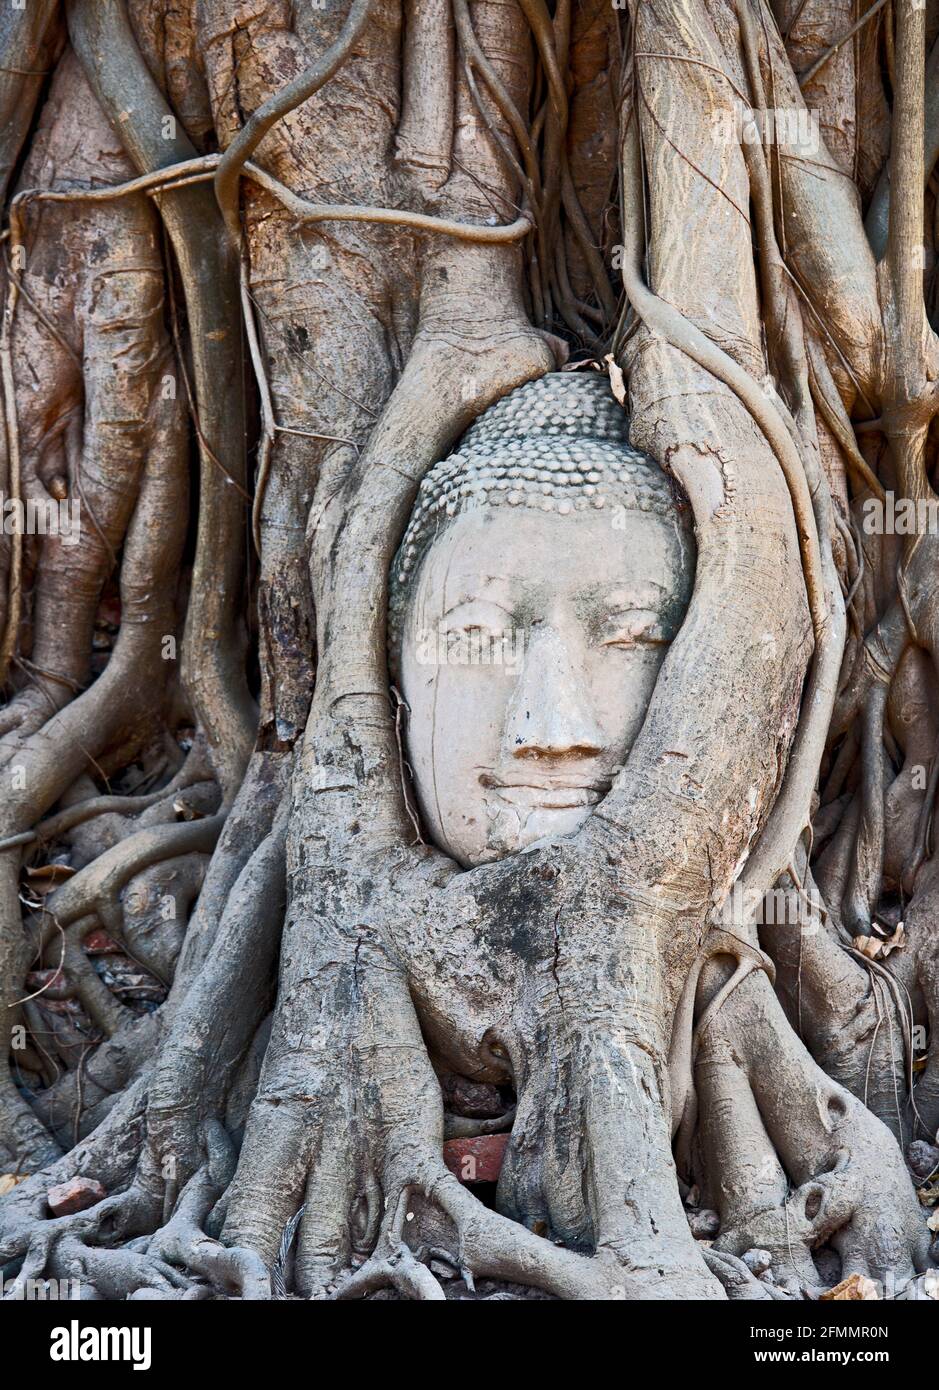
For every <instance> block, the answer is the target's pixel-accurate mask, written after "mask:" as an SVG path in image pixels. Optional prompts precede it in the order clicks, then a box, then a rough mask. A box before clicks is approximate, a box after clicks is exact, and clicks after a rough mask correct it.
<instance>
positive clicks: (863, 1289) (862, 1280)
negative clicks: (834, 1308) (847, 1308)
mask: <svg viewBox="0 0 939 1390" xmlns="http://www.w3.org/2000/svg"><path fill="white" fill-rule="evenodd" d="M879 1298H880V1294H879V1293H878V1291H877V1285H876V1284H875V1283H874V1281H873V1279H868V1278H866V1276H865V1275H863V1274H849V1275H848V1277H847V1279H842V1281H841V1283H840V1284H836V1285H835V1287H834V1288H833V1289H829V1290H828V1292H827V1293H823V1294H822V1295H821V1302H823V1303H846V1302H850V1303H857V1302H868V1301H870V1300H871V1299H879Z"/></svg>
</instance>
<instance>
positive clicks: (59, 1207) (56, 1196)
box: [46, 1178, 108, 1216]
mask: <svg viewBox="0 0 939 1390" xmlns="http://www.w3.org/2000/svg"><path fill="white" fill-rule="evenodd" d="M107 1195H108V1194H107V1192H106V1191H105V1190H104V1188H103V1187H102V1186H101V1184H100V1183H99V1182H97V1181H96V1180H95V1179H94V1178H69V1180H68V1182H60V1183H57V1184H56V1186H55V1187H50V1188H49V1191H48V1192H47V1193H46V1201H47V1202H48V1204H49V1210H50V1212H51V1213H52V1215H53V1216H74V1215H75V1213H76V1212H77V1211H85V1210H87V1208H88V1207H93V1206H95V1205H96V1203H98V1202H100V1201H101V1199H102V1198H103V1197H106V1196H107Z"/></svg>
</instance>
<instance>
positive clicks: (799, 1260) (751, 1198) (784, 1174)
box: [694, 966, 929, 1296]
mask: <svg viewBox="0 0 939 1390" xmlns="http://www.w3.org/2000/svg"><path fill="white" fill-rule="evenodd" d="M718 970H719V967H716V966H715V967H711V974H710V977H709V978H707V977H706V978H705V981H704V982H703V985H704V987H706V986H707V985H708V984H710V986H711V988H712V989H713V988H714V987H715V982H716V980H717V981H719V980H720V978H723V977H721V976H719V975H718ZM696 1042H697V1059H696V1064H695V1081H696V1086H697V1088H698V1093H699V1115H700V1131H699V1148H698V1152H697V1155H696V1159H695V1164H696V1166H695V1174H694V1176H695V1177H696V1178H697V1179H700V1182H701V1190H702V1194H703V1197H704V1200H705V1201H706V1202H707V1204H708V1205H713V1206H714V1207H716V1209H717V1211H718V1213H719V1215H720V1218H721V1229H720V1234H719V1236H718V1238H717V1240H716V1241H715V1249H716V1250H718V1251H722V1252H723V1251H726V1252H728V1253H730V1254H733V1255H738V1256H741V1255H744V1254H746V1253H747V1252H748V1251H749V1250H752V1249H759V1250H766V1251H768V1252H769V1253H770V1255H771V1257H772V1269H773V1273H774V1276H775V1278H776V1280H777V1282H779V1283H780V1284H782V1285H783V1286H785V1287H788V1288H790V1289H791V1290H792V1291H793V1292H795V1293H797V1294H810V1295H811V1294H813V1293H817V1292H819V1291H820V1290H821V1289H822V1288H823V1287H826V1286H827V1285H828V1284H829V1283H830V1280H826V1279H824V1278H823V1277H822V1275H821V1273H820V1272H819V1270H818V1269H817V1268H816V1266H815V1264H814V1263H813V1260H812V1250H813V1249H816V1248H818V1247H821V1246H822V1245H827V1246H829V1247H830V1248H831V1249H833V1250H834V1251H835V1252H836V1253H837V1255H838V1257H839V1259H840V1261H841V1277H842V1278H846V1277H848V1276H849V1275H851V1274H862V1275H864V1276H866V1277H868V1278H873V1279H875V1280H878V1281H879V1282H880V1284H881V1285H882V1287H884V1288H886V1289H887V1290H888V1295H887V1296H893V1295H894V1294H895V1293H896V1292H898V1291H900V1290H901V1289H902V1288H903V1287H904V1286H905V1285H906V1284H908V1283H909V1281H910V1280H911V1279H912V1278H913V1277H914V1276H915V1274H916V1273H919V1272H921V1271H922V1270H924V1269H925V1268H926V1267H927V1261H928V1245H929V1232H928V1230H927V1229H926V1225H925V1221H924V1219H923V1213H922V1209H921V1208H920V1206H919V1203H918V1202H917V1200H916V1197H915V1195H914V1193H913V1190H912V1188H911V1185H910V1181H909V1175H908V1173H907V1170H906V1165H905V1164H904V1162H903V1158H902V1155H901V1153H900V1151H899V1149H898V1148H897V1146H896V1143H895V1141H894V1139H893V1136H892V1135H891V1134H890V1132H889V1131H888V1130H887V1128H886V1126H885V1125H884V1124H883V1123H882V1122H881V1121H880V1120H878V1119H877V1118H876V1117H875V1116H874V1115H873V1114H872V1113H871V1112H870V1111H869V1110H868V1109H867V1108H866V1107H865V1106H864V1105H863V1103H862V1102H861V1101H859V1100H858V1099H857V1098H856V1097H855V1096H853V1095H851V1094H850V1092H848V1091H846V1090H845V1089H844V1088H843V1087H841V1086H839V1085H838V1084H837V1082H835V1081H833V1080H832V1079H831V1078H830V1077H829V1076H828V1075H827V1074H826V1073H825V1072H823V1071H822V1070H821V1068H820V1067H819V1066H818V1065H817V1064H816V1063H815V1062H814V1061H813V1060H812V1058H811V1056H810V1055H809V1053H808V1052H807V1050H806V1049H805V1047H804V1046H803V1045H802V1043H800V1042H799V1040H798V1038H797V1037H796V1036H795V1035H794V1033H793V1032H792V1029H791V1028H790V1026H789V1023H788V1021H787V1019H786V1017H785V1015H784V1013H783V1011H782V1008H781V1006H780V1004H779V1001H778V1000H777V998H776V996H775V994H774V993H773V991H772V988H771V986H770V984H769V981H768V980H767V978H766V976H765V975H763V974H760V973H759V972H755V973H753V974H751V975H750V976H749V977H748V978H747V979H746V980H744V981H743V982H742V983H740V984H739V985H738V986H737V987H736V989H735V990H734V991H733V992H732V993H731V994H730V995H729V996H728V997H727V999H726V1000H725V1002H724V1004H723V1005H722V1007H721V1009H720V1010H719V1011H718V1012H717V1013H716V1014H715V1015H713V1016H712V1017H711V1018H710V1020H709V1021H708V1022H707V1024H706V1026H705V1027H703V1028H701V1029H700V1032H699V1036H698V1037H697V1039H696Z"/></svg>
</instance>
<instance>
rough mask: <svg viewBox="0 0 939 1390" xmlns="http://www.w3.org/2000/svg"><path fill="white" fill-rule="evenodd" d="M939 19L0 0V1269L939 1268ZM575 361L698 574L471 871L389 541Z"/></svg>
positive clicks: (300, 1293) (734, 1274)
mask: <svg viewBox="0 0 939 1390" xmlns="http://www.w3.org/2000/svg"><path fill="white" fill-rule="evenodd" d="M937 36H939V4H936V3H934V0H929V3H928V4H927V5H926V6H925V7H924V6H923V5H922V4H921V3H917V0H893V2H892V3H889V4H886V5H884V4H877V3H865V4H864V5H861V6H858V5H856V4H855V3H853V0H772V2H771V3H770V0H644V3H642V4H640V3H639V0H624V3H623V4H622V6H621V7H617V6H614V7H610V6H608V5H605V4H602V3H600V0H554V3H553V4H544V3H542V0H517V3H515V0H513V3H511V4H509V5H505V4H494V3H491V0H404V3H403V4H399V3H397V0H351V4H350V3H348V0H324V3H323V4H321V5H313V6H307V5H293V4H290V3H287V0H269V3H266V4H263V5H252V4H243V3H241V0H202V3H200V4H198V5H197V4H196V3H194V0H192V2H191V3H183V4H174V5H172V6H171V5H169V4H168V3H167V0H100V3H97V4H95V5H87V4H82V3H81V0H67V3H64V4H62V5H57V4H54V3H40V0H28V4H27V6H26V7H25V9H22V10H18V9H8V10H7V12H6V13H5V15H4V16H3V17H2V18H0V50H2V55H3V56H2V64H0V109H2V114H3V116H4V125H3V129H4V135H3V142H4V143H3V147H2V152H0V178H2V185H3V192H2V196H3V199H4V202H5V225H6V235H5V241H4V248H5V258H4V268H3V280H2V289H3V294H4V317H3V327H2V338H0V369H2V388H3V390H2V406H3V418H4V431H3V433H2V446H3V447H2V452H0V490H2V492H3V496H4V527H3V528H2V529H3V534H2V535H0V676H2V678H3V680H4V682H5V685H4V693H5V698H6V703H5V704H4V706H3V708H2V709H0V734H2V740H0V787H2V791H3V797H2V801H0V806H2V809H0V822H2V823H0V981H2V984H0V990H2V1006H3V1010H4V1017H5V1018H6V1020H7V1021H8V1022H7V1024H6V1029H7V1047H8V1052H9V1065H4V1067H3V1068H0V1193H2V1192H3V1191H4V1190H6V1195H0V1265H2V1267H3V1269H4V1278H6V1279H20V1280H24V1279H28V1278H40V1277H46V1278H55V1277H62V1278H65V1277H76V1275H77V1276H78V1277H80V1278H81V1279H82V1281H83V1283H85V1284H86V1285H87V1286H88V1287H89V1288H90V1289H91V1290H92V1291H93V1295H94V1294H96V1295H98V1296H100V1297H103V1298H127V1297H146V1298H153V1297H157V1298H183V1297H237V1298H252V1299H266V1298H272V1297H273V1298H294V1297H303V1298H309V1297H316V1298H353V1297H366V1298H370V1297H376V1296H378V1297H388V1296H393V1297H398V1298H417V1299H442V1298H445V1297H449V1298H454V1297H479V1298H490V1297H500V1298H505V1297H507V1296H509V1297H513V1298H526V1297H550V1298H561V1299H615V1298H624V1297H625V1298H629V1299H649V1298H657V1299H662V1298H685V1299H697V1298H701V1299H723V1298H745V1299H787V1298H799V1297H803V1296H805V1295H809V1296H815V1295H817V1294H818V1293H819V1292H820V1291H821V1290H823V1289H825V1288H830V1287H831V1286H832V1285H835V1284H837V1283H838V1282H839V1281H842V1280H844V1279H847V1278H849V1277H850V1276H852V1275H859V1276H863V1277H864V1278H867V1279H873V1280H875V1281H878V1282H879V1283H880V1284H881V1286H882V1287H883V1288H884V1289H885V1290H889V1292H890V1295H891V1296H893V1295H896V1294H897V1293H898V1292H903V1293H904V1294H905V1295H908V1294H909V1293H910V1292H911V1291H914V1290H915V1289H916V1287H917V1284H916V1282H915V1281H917V1279H920V1283H921V1282H922V1281H921V1278H920V1276H922V1275H923V1273H924V1271H926V1269H927V1267H928V1266H929V1264H930V1260H931V1259H932V1261H933V1262H934V1263H939V1245H937V1242H936V1241H935V1240H934V1239H933V1237H932V1236H931V1227H928V1226H927V1218H928V1217H929V1214H930V1211H929V1209H930V1206H931V1205H932V1204H934V1203H935V1202H936V1201H937V1200H939V1183H937V1182H936V1175H937V1172H939V1147H937V1144H939V1134H937V1129H939V933H937V930H936V926H935V917H936V910H937V901H939V879H937V874H936V869H935V859H934V831H933V823H934V808H935V801H936V795H937V788H939V722H937V720H939V699H937V696H939V687H937V675H939V673H937V669H936V659H937V651H939V588H937V584H936V580H935V574H936V558H937V555H936V536H937V532H939V526H937V516H939V497H937V496H936V495H935V493H934V490H933V483H934V468H935V463H936V432H935V430H934V429H933V428H932V424H933V417H934V415H935V413H936V408H937V406H939V395H937V393H936V388H935V381H936V378H937V374H939V340H937V338H936V333H935V331H934V329H933V326H932V324H933V322H935V321H936V315H937V313H939V304H937V296H936V264H937V261H936V257H937V232H936V228H937V221H936V185H935V181H934V179H933V164H934V161H935V158H936V156H937V154H939V102H937V99H936V92H935V90H934V87H935V77H936V69H937V63H939V57H937V54H939V40H937ZM567 372H576V373H578V374H580V373H588V374H592V376H593V380H594V388H596V390H597V391H599V393H600V394H601V395H603V396H605V397H609V398H610V399H615V400H616V401H617V402H618V403H619V405H618V406H617V410H619V407H622V408H623V409H624V410H625V411H627V413H628V430H629V439H630V443H631V446H632V448H633V449H634V450H641V451H643V453H644V455H645V456H646V463H645V464H644V465H643V466H644V467H650V468H653V469H658V470H661V471H662V472H663V473H664V474H667V475H668V477H669V479H670V480H671V484H670V486H671V488H672V492H671V493H670V494H669V495H673V496H674V497H675V499H677V501H676V506H677V507H678V508H679V509H681V508H684V509H685V511H686V512H687V513H688V515H689V516H690V517H691V519H692V521H693V529H694V543H695V552H696V561H695V571H694V587H693V593H692V595H691V599H690V603H689V604H688V607H687V612H686V613H685V614H684V618H683V621H682V622H681V625H680V630H679V631H678V633H677V636H675V637H674V640H673V641H671V644H670V646H669V647H668V649H667V654H666V655H665V657H664V661H662V663H661V666H660V668H659V669H658V675H657V678H655V680H654V690H653V692H652V695H651V699H650V700H649V702H648V707H647V708H646V709H645V710H644V715H643V716H642V718H641V727H640V728H639V732H638V734H637V736H636V737H635V740H634V741H633V742H632V744H631V747H630V748H629V751H628V756H626V758H625V761H624V762H623V763H622V765H621V766H619V767H618V769H617V770H616V773H615V776H613V777H612V783H611V785H608V786H605V788H604V792H605V794H603V796H602V799H600V800H599V803H598V804H597V805H596V806H595V807H594V809H593V811H592V813H591V814H589V815H587V817H586V819H585V820H584V822H583V824H582V825H581V826H580V828H579V829H577V830H576V831H574V832H573V833H570V834H558V835H546V836H543V837H541V838H539V839H538V840H537V841H536V842H535V843H534V844H533V845H532V846H530V847H529V848H528V849H527V850H526V852H524V853H509V854H505V855H502V856H501V857H498V856H492V857H491V862H481V863H478V864H475V866H467V865H464V864H459V863H457V862H456V860H455V858H454V857H452V856H451V855H450V854H448V853H447V852H446V849H447V847H446V845H444V844H435V843H433V842H432V841H433V837H432V836H431V834H430V833H429V832H428V829H427V826H426V824H425V823H424V819H426V818H422V815H421V812H420V810H419V808H418V803H417V800H416V799H415V795H414V784H413V783H412V768H411V765H410V762H409V747H408V726H407V713H408V711H407V707H406V704H405V703H404V700H403V698H402V695H401V693H400V691H399V689H398V686H397V684H396V683H395V679H394V678H392V677H391V676H390V675H389V659H388V643H389V592H390V589H389V586H390V575H391V571H392V567H393V564H394V562H395V556H396V554H397V552H398V548H399V546H400V545H401V542H402V537H403V536H404V535H405V531H406V529H407V527H408V524H409V519H410V518H411V517H412V515H414V514H415V506H416V504H417V503H418V499H420V498H421V497H424V496H426V489H424V490H423V491H422V489H421V484H422V482H423V480H424V479H425V478H428V475H430V476H431V479H432V478H433V477H434V476H436V475H435V474H433V473H432V470H433V469H434V468H435V465H438V464H439V463H440V461H441V460H444V459H446V458H447V456H448V455H450V454H451V451H453V450H454V449H455V448H456V447H457V446H458V445H459V444H460V441H461V438H463V437H464V436H465V432H466V431H467V430H468V428H469V427H470V426H471V425H473V423H474V421H477V420H478V419H479V417H481V416H483V415H484V414H485V412H487V411H488V410H490V408H491V407H493V406H494V405H495V404H496V403H497V402H500V401H502V400H503V399H504V398H505V397H507V396H510V393H512V392H515V391H517V390H518V388H524V387H525V386H526V384H527V383H531V382H535V381H537V380H538V379H539V378H542V377H544V376H546V374H549V373H560V374H561V377H560V378H558V379H560V380H563V379H564V377H563V374H564V373H567ZM553 380H555V378H549V381H553ZM601 382H602V383H603V384H602V386H601V385H600V384H599V383H601ZM539 389H540V388H539ZM511 399H512V400H513V401H514V400H528V399H530V397H528V396H526V395H525V394H524V391H520V392H519V394H518V395H517V396H514V397H511ZM487 418H489V417H487ZM492 418H495V417H492ZM471 437H472V436H468V437H467V438H471ZM466 447H468V446H467V445H466V443H465V442H464V444H463V445H460V448H461V449H464V450H465V448H466ZM559 447H560V445H559ZM190 475H191V477H192V484H191V486H190ZM539 476H540V475H539ZM545 476H547V475H545ZM532 477H534V474H532ZM546 491H547V485H546ZM509 500H510V501H511V500H512V499H511V498H510V499H509ZM601 500H602V499H601ZM546 505H547V504H546ZM40 515H41V516H43V517H46V518H47V520H49V522H50V524H49V525H48V526H45V525H43V526H41V527H40V526H39V525H38V524H37V522H36V518H37V517H39V516H40ZM68 518H73V521H74V524H71V523H70V524H71V529H69V525H67V524H66V522H67V520H68ZM544 558H545V557H543V556H542V560H544ZM583 558H584V559H585V560H586V558H587V557H586V556H584V557H583ZM934 600H936V601H934ZM391 635H392V637H393V633H392V634H391ZM527 659H528V657H524V658H523V660H527ZM582 675H583V673H582V672H579V671H575V672H574V678H575V679H579V678H580V677H581V676H582ZM780 904H783V908H784V910H782V911H780ZM467 1141H471V1142H470V1146H469V1148H467ZM476 1141H478V1144H477V1146H476V1148H475V1150H474V1149H473V1148H472V1144H473V1143H475V1142H476ZM461 1145H462V1147H461ZM467 1152H469V1153H473V1152H475V1153H476V1154H477V1156H478V1155H483V1158H484V1162H485V1163H486V1164H488V1165H490V1166H489V1167H487V1169H486V1172H487V1175H488V1176H487V1180H486V1181H485V1182H476V1181H475V1177H476V1173H475V1172H474V1170H473V1169H472V1165H470V1167H469V1168H465V1166H464V1167H461V1166H460V1164H459V1162H458V1158H459V1155H461V1154H463V1155H465V1154H466V1153H467ZM493 1165H494V1166H493ZM3 1174H7V1175H9V1176H7V1177H4V1176H2V1175H3ZM70 1179H80V1180H85V1181H84V1182H83V1183H82V1184H80V1186H81V1189H82V1191H83V1192H85V1202H86V1205H84V1206H83V1207H82V1209H81V1210H78V1211H75V1210H71V1211H69V1210H65V1209H63V1208H62V1207H61V1206H60V1204H59V1201H58V1198H57V1196H56V1193H55V1192H54V1191H53V1189H54V1188H56V1187H57V1186H59V1185H60V1184H61V1183H63V1182H65V1181H67V1180H70ZM490 1179H491V1181H490ZM90 1182H93V1183H97V1184H99V1186H98V1187H96V1188H92V1187H91V1186H90ZM102 1189H103V1192H102ZM917 1189H918V1192H917ZM918 1198H919V1200H918ZM931 1239H933V1245H932V1251H931V1254H930V1240H931ZM389 1291H390V1292H389ZM93 1295H92V1296H93Z"/></svg>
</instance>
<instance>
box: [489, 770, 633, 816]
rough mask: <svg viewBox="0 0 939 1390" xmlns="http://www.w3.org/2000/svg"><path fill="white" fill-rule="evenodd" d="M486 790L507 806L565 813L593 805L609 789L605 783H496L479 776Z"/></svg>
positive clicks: (559, 779)
mask: <svg viewBox="0 0 939 1390" xmlns="http://www.w3.org/2000/svg"><path fill="white" fill-rule="evenodd" d="M479 780H480V783H481V784H482V786H484V787H485V788H486V790H487V791H491V792H495V793H496V795H497V796H498V798H499V800H500V801H504V802H505V803H506V804H507V805H509V806H518V807H526V808H531V807H535V806H540V807H543V808H545V809H546V810H554V811H566V810H573V809H575V808H577V807H581V806H596V804H597V802H598V801H599V800H600V799H601V798H602V797H603V796H604V795H605V794H606V792H607V791H608V790H609V786H610V784H609V782H608V781H603V782H597V781H590V782H588V781H584V780H583V779H582V778H579V779H574V778H572V777H545V778H542V779H539V780H537V781H534V780H530V779H529V780H527V781H524V782H523V781H522V780H521V779H519V780H517V781H516V780H512V781H500V780H499V779H498V778H496V777H493V776H491V775H484V776H482V777H480V779H479Z"/></svg>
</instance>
